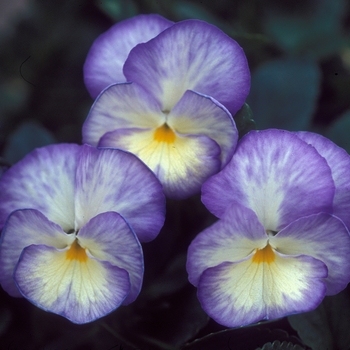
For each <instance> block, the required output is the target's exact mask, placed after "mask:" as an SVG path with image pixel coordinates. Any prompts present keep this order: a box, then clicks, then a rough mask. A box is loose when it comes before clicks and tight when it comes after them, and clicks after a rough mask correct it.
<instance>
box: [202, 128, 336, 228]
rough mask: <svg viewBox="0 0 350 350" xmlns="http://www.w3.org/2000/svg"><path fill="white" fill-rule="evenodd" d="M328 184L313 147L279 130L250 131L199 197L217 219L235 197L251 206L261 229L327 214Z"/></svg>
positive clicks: (330, 185) (327, 173) (322, 163)
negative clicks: (318, 214)
mask: <svg viewBox="0 0 350 350" xmlns="http://www.w3.org/2000/svg"><path fill="white" fill-rule="evenodd" d="M334 190H335V188H334V182H333V179H332V174H331V170H330V168H329V166H328V164H327V162H326V160H325V159H324V158H323V157H321V156H320V154H319V153H318V152H317V151H316V150H315V148H314V147H312V146H310V145H308V144H306V142H304V141H302V140H300V138H299V137H297V136H296V135H294V134H293V133H291V132H288V131H285V130H276V129H269V130H263V131H251V132H249V133H248V134H247V135H245V136H244V137H243V138H242V139H241V141H240V142H239V143H238V146H237V148H236V151H235V154H234V155H233V157H232V160H231V161H230V162H229V163H228V164H227V166H226V167H225V168H224V169H223V170H222V171H221V172H220V173H218V174H217V175H215V176H213V177H212V178H210V179H209V180H208V181H207V182H206V183H204V185H203V187H202V201H203V203H204V204H205V206H206V207H207V208H208V209H209V210H210V211H211V212H212V213H214V214H215V215H216V216H218V217H222V216H223V215H224V212H225V210H226V208H227V207H228V205H229V204H230V202H231V201H232V200H235V201H237V202H239V203H241V204H243V205H244V206H246V207H248V208H251V209H252V210H254V212H255V213H256V214H257V216H258V218H259V221H260V222H261V223H262V224H263V226H264V227H265V229H266V230H272V231H279V230H280V229H282V228H283V227H284V226H286V225H288V224H289V223H290V222H292V221H294V220H296V219H298V218H300V217H303V216H307V215H311V214H315V213H319V212H322V211H323V212H332V210H333V208H332V203H333V197H334Z"/></svg>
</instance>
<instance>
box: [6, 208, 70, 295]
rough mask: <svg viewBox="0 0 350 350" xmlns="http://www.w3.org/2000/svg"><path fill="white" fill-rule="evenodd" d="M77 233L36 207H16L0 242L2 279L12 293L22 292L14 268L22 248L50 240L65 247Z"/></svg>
mask: <svg viewBox="0 0 350 350" xmlns="http://www.w3.org/2000/svg"><path fill="white" fill-rule="evenodd" d="M73 239H74V237H72V235H67V234H66V233H65V232H63V230H62V228H61V227H60V226H59V225H57V224H55V223H53V222H51V221H49V220H48V219H47V218H46V217H45V216H44V215H43V214H42V213H41V212H39V211H37V210H32V209H24V210H16V211H14V212H13V213H12V214H11V215H10V216H9V218H8V220H7V221H6V224H5V227H4V230H3V232H2V235H1V242H0V283H1V286H2V287H3V288H4V290H6V292H7V293H9V294H10V295H12V296H17V297H18V296H21V294H20V293H19V291H18V289H17V287H16V285H15V283H14V281H13V278H12V276H13V272H14V269H15V266H16V264H17V262H18V259H19V257H20V255H21V253H22V250H23V249H24V248H25V247H27V246H29V245H31V244H47V245H50V246H53V247H56V248H65V247H67V246H68V245H70V244H71V243H72V240H73Z"/></svg>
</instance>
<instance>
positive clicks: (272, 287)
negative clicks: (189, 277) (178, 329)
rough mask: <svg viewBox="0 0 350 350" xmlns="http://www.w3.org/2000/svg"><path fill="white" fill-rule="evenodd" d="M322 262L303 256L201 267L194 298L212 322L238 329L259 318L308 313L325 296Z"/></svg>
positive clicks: (325, 271)
mask: <svg viewBox="0 0 350 350" xmlns="http://www.w3.org/2000/svg"><path fill="white" fill-rule="evenodd" d="M326 276H327V268H326V266H325V265H324V264H323V263H322V262H321V261H319V260H316V259H313V258H311V257H308V256H297V257H282V256H280V255H279V254H278V253H276V255H275V260H274V261H273V262H271V263H266V262H263V263H256V262H254V261H253V259H252V257H249V258H248V259H245V260H242V261H240V262H237V263H229V262H224V263H222V264H220V265H218V266H216V267H212V268H209V269H207V270H205V271H204V273H203V274H202V276H201V278H200V282H199V285H198V298H199V300H200V302H201V304H202V307H203V309H204V311H206V312H207V314H208V315H209V316H210V317H212V318H213V319H214V320H215V321H216V322H218V323H220V324H222V325H224V326H227V327H239V326H243V325H247V324H250V323H253V322H257V321H260V320H262V319H267V320H269V319H275V318H279V317H283V316H286V315H290V314H294V313H298V312H305V311H310V310H313V309H314V308H316V307H317V306H318V305H319V304H320V302H321V301H322V299H323V298H324V296H325V292H326V287H325V284H324V282H323V281H322V278H323V277H326Z"/></svg>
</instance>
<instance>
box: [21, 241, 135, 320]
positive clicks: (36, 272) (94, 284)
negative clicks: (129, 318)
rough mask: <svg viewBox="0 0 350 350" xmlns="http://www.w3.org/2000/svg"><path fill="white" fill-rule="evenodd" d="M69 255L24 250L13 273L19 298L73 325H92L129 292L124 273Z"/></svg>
mask: <svg viewBox="0 0 350 350" xmlns="http://www.w3.org/2000/svg"><path fill="white" fill-rule="evenodd" d="M79 249H81V248H79ZM68 252H69V250H63V251H62V250H61V251H60V250H58V249H56V248H53V247H48V246H46V245H31V246H29V247H27V248H25V249H24V251H23V253H22V255H21V258H20V260H19V263H18V265H17V267H16V270H15V273H14V279H15V281H16V283H17V285H18V288H19V290H20V291H21V293H22V295H23V296H24V297H25V298H27V299H28V300H29V301H31V302H32V303H33V304H34V305H36V306H38V307H40V308H42V309H44V310H46V311H50V312H53V313H56V314H59V315H61V316H64V317H66V318H68V319H69V320H70V321H72V322H74V323H87V322H91V321H94V320H96V319H97V318H100V317H102V316H105V315H106V314H108V313H110V312H112V311H113V310H115V309H116V308H117V307H118V306H119V305H120V304H121V303H122V302H123V300H124V299H125V298H126V296H127V295H128V293H129V290H130V283H129V275H128V273H127V271H125V270H124V269H120V268H119V267H116V266H113V265H112V264H110V263H109V262H106V261H99V260H97V259H94V258H92V257H90V256H88V255H85V256H86V258H84V259H81V258H79V257H77V256H74V254H73V256H71V255H69V253H68Z"/></svg>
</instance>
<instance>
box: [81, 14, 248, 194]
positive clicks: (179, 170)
mask: <svg viewBox="0 0 350 350" xmlns="http://www.w3.org/2000/svg"><path fill="white" fill-rule="evenodd" d="M111 40H112V38H111ZM113 40H114V39H113ZM112 44H113V43H111V45H112ZM96 50H97V49H96ZM107 68H108V65H106V69H107ZM86 71H87V68H86V69H85V72H86ZM85 74H87V72H86V73H85ZM123 75H124V76H125V78H126V80H127V81H128V82H127V83H117V84H113V85H110V86H109V87H107V88H106V89H105V90H103V91H102V93H101V94H100V95H99V96H98V98H97V100H96V101H95V103H94V105H93V106H92V108H91V111H90V113H89V115H88V117H87V119H86V121H85V123H84V126H83V141H84V142H85V143H88V144H91V145H93V146H97V145H98V146H100V147H115V148H120V149H124V150H127V151H130V152H132V153H133V154H135V155H137V156H138V157H139V158H140V159H141V160H142V161H144V162H145V163H146V164H147V165H148V166H149V167H150V169H151V170H152V171H153V172H154V173H155V174H156V175H157V177H158V178H159V180H160V181H161V183H162V184H163V187H164V192H165V194H166V195H167V196H168V197H171V198H177V199H180V198H185V197H188V196H190V195H192V194H194V193H196V192H198V191H199V190H200V187H201V185H202V184H203V182H204V181H205V180H206V179H208V178H209V177H210V176H211V175H213V174H215V173H217V172H218V171H220V170H221V169H222V168H223V167H224V166H225V165H226V164H227V162H228V161H229V160H230V158H231V157H232V154H233V152H234V149H235V147H236V144H237V139H238V132H237V129H236V126H235V123H234V121H233V119H232V116H231V113H232V114H235V113H236V112H237V111H238V110H239V109H240V108H241V107H242V105H243V103H244V101H245V99H246V97H247V94H248V92H249V87H250V73H249V68H248V64H247V60H246V57H245V55H244V53H243V50H242V48H241V47H240V46H239V45H238V44H237V43H236V42H235V41H234V40H232V39H231V38H229V37H228V36H227V35H226V34H224V33H223V32H222V31H221V30H219V29H218V28H216V27H214V26H212V25H210V24H208V23H205V22H202V21H199V20H187V21H183V22H178V23H175V24H173V25H172V26H170V27H169V28H167V29H165V30H164V31H162V32H161V33H160V34H159V35H158V36H156V37H155V38H153V39H151V40H149V41H148V42H146V43H143V44H139V45H137V46H136V47H134V48H133V49H132V50H131V51H130V53H129V55H128V57H127V59H126V61H125V64H124V67H123Z"/></svg>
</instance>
